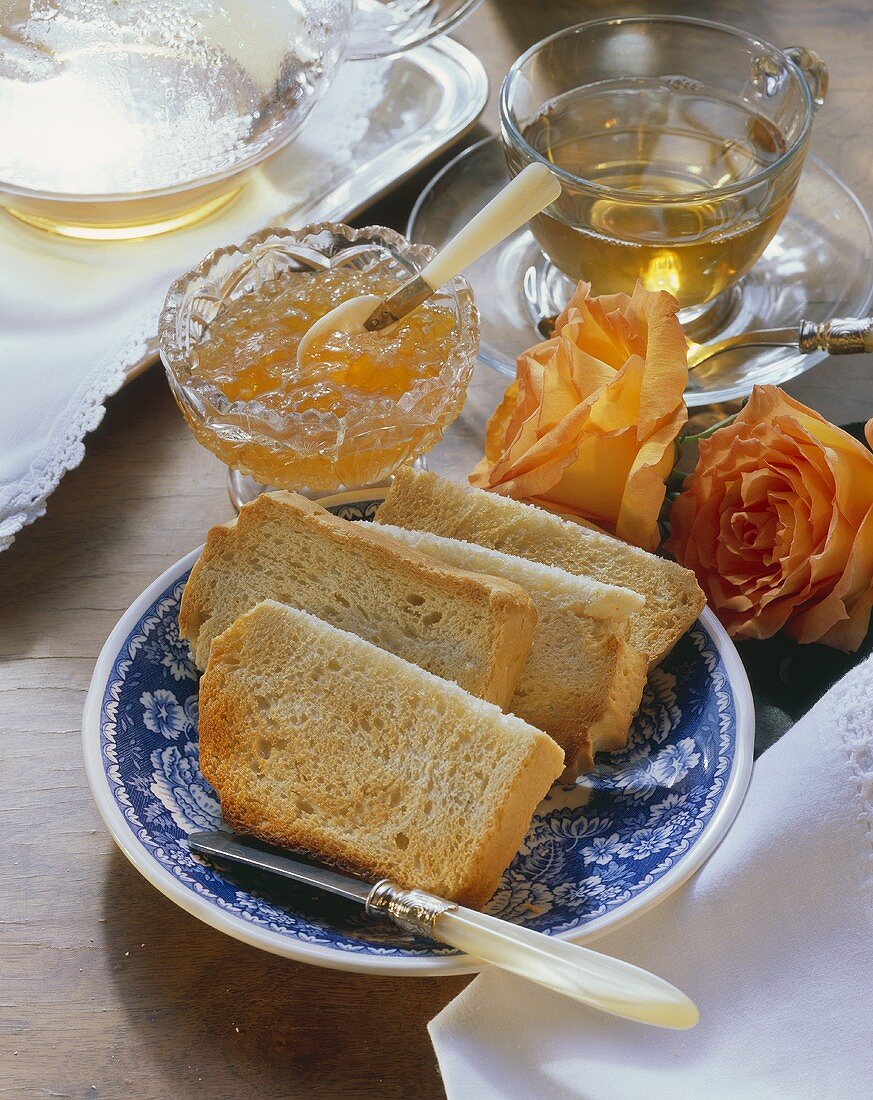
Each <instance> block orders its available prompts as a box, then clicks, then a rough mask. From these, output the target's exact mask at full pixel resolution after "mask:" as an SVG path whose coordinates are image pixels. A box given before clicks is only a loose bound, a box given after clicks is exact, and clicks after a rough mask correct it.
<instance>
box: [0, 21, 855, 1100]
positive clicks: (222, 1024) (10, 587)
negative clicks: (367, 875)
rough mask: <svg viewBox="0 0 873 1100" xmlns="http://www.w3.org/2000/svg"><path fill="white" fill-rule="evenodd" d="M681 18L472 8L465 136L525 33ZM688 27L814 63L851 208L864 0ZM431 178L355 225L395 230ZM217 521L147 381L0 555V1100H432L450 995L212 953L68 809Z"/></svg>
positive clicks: (211, 471)
mask: <svg viewBox="0 0 873 1100" xmlns="http://www.w3.org/2000/svg"><path fill="white" fill-rule="evenodd" d="M700 7H701V6H700V5H699V4H696V3H693V2H692V0H686V2H684V3H680V2H678V0H674V2H673V3H670V4H665V3H645V4H642V3H633V2H625V3H621V4H619V3H587V4H585V5H580V4H579V3H576V2H564V3H557V2H548V0H540V2H539V3H536V4H530V3H527V2H524V0H518V2H511V0H504V2H499V0H491V2H486V3H484V4H483V5H482V7H481V8H480V9H479V10H478V11H477V12H476V14H475V15H474V16H473V17H472V18H470V19H469V21H468V22H467V23H465V24H464V25H463V26H462V27H461V28H460V29H459V31H458V33H457V35H456V37H457V38H459V39H460V40H461V41H462V42H464V43H465V44H466V45H468V46H469V47H470V48H472V49H473V50H475V51H476V52H477V53H479V55H480V56H481V57H482V58H483V60H484V61H485V64H486V66H487V68H488V70H489V73H490V76H491V80H492V96H491V101H490V103H489V107H488V110H487V112H486V115H485V116H484V119H483V126H484V127H485V128H487V129H494V128H495V125H496V117H495V109H494V93H495V92H496V89H497V87H498V85H499V81H500V78H501V76H502V74H503V72H504V71H505V70H506V68H507V67H508V65H509V64H510V62H511V61H512V60H513V58H514V57H515V56H516V55H517V54H518V53H520V52H521V51H522V50H523V49H525V48H526V47H527V46H529V45H530V44H531V43H533V42H534V41H536V40H537V39H538V38H541V37H543V36H544V35H545V34H547V33H550V32H551V31H553V30H557V29H559V28H560V27H562V26H565V25H568V24H570V23H573V22H577V21H579V20H580V19H582V18H594V17H596V16H598V15H610V14H613V15H615V14H626V13H629V12H633V11H643V10H645V11H671V12H674V13H675V12H681V11H686V12H688V13H689V14H700V13H701V12H700ZM705 7H706V15H707V16H708V17H710V18H713V19H721V20H723V21H725V22H730V23H734V24H738V25H741V26H744V27H747V28H749V29H751V30H754V31H757V32H758V33H760V34H761V35H762V36H763V37H765V38H767V39H769V40H770V41H773V42H777V43H782V44H788V43H796V42H798V43H801V44H806V45H811V46H814V47H815V48H816V49H818V50H819V51H820V52H821V53H822V54H823V55H824V56H825V58H826V59H827V61H828V62H829V63H830V65H831V74H832V90H831V94H830V96H829V99H828V103H827V106H826V108H825V110H824V112H823V113H822V115H821V116H820V118H819V120H818V123H817V126H816V131H815V137H814V141H813V150H814V151H815V152H817V153H818V155H819V156H821V157H822V158H823V159H824V160H825V161H826V162H827V163H829V164H831V165H832V166H833V167H834V168H835V169H836V170H837V171H838V172H839V173H840V174H841V175H843V176H844V178H846V179H847V180H848V182H849V183H850V185H851V186H852V187H853V188H855V189H856V191H857V192H858V193H859V195H860V196H861V198H862V200H864V201H865V202H866V203H867V205H868V206H870V205H873V175H871V173H873V169H871V162H870V159H869V149H868V142H867V141H866V140H865V138H866V133H867V131H868V129H869V125H868V118H867V104H868V103H869V96H870V92H871V85H873V74H871V71H870V66H869V60H868V56H869V50H868V49H867V44H868V42H869V26H868V14H869V10H868V7H867V4H866V3H865V0H839V2H837V3H830V4H828V5H827V6H826V7H825V6H820V5H819V4H818V3H817V0H776V2H773V0H770V2H769V3H767V4H766V5H764V4H760V3H753V2H752V0H722V2H712V3H709V4H707V5H706V6H705ZM483 132H484V130H483V129H482V128H480V129H479V131H478V133H477V132H474V133H473V134H472V135H470V137H469V139H468V140H474V139H475V138H476V137H477V136H481V134H482V133H483ZM432 171H433V168H431V169H428V170H427V171H426V172H425V173H422V174H420V175H419V176H418V177H417V178H415V179H414V180H412V181H410V182H409V183H408V184H407V185H405V186H404V187H403V188H401V189H400V190H399V191H398V192H397V193H396V194H395V195H393V196H392V197H391V198H390V199H389V200H386V201H384V202H383V203H381V204H379V206H378V207H377V208H375V209H374V210H372V211H371V212H370V213H369V214H368V216H367V217H366V218H364V219H362V220H363V221H376V222H382V223H387V224H389V225H394V226H396V227H398V228H402V227H403V226H404V224H405V221H406V217H407V215H408V211H409V207H410V204H411V202H412V201H413V199H414V198H415V196H416V194H417V193H418V191H419V190H420V188H421V187H422V186H423V184H424V183H425V182H426V180H427V179H428V178H429V176H430V175H431V173H432ZM498 388H499V383H497V382H496V380H495V379H494V377H493V376H492V375H490V374H488V373H487V372H486V373H481V372H480V374H479V376H478V377H477V382H476V385H475V387H474V391H473V395H472V399H471V405H470V407H469V410H468V412H466V413H465V415H464V418H462V420H461V421H460V423H459V425H458V429H457V432H456V433H455V434H454V435H453V438H452V441H451V443H448V442H447V443H446V444H444V445H443V446H442V447H441V449H440V451H439V452H438V455H437V465H438V467H439V468H441V469H444V470H446V471H454V472H461V471H462V470H463V468H465V466H466V465H467V464H469V462H470V459H471V458H472V457H473V455H474V454H475V450H476V448H477V446H478V445H479V435H478V431H479V430H480V427H479V426H480V425H481V417H482V416H484V414H485V413H486V412H487V411H489V410H490V407H492V406H493V402H494V398H495V396H496V392H497V389H498ZM788 388H789V389H790V390H791V392H792V393H794V394H795V395H796V396H798V397H800V398H801V400H804V401H806V402H808V403H809V404H811V405H813V406H814V407H816V408H818V409H819V410H820V411H821V412H823V413H824V414H825V415H827V416H829V417H831V418H832V419H835V420H837V421H846V420H857V419H859V418H861V417H862V416H865V417H867V416H870V415H873V372H871V368H870V366H869V361H865V360H864V359H862V358H855V359H844V360H842V361H840V362H839V364H838V365H834V364H830V365H828V364H823V365H822V366H820V367H818V368H816V369H815V370H813V371H811V372H810V373H809V374H808V375H806V376H805V377H804V378H802V379H800V380H798V381H796V382H795V383H793V384H792V385H791V386H790V387H788ZM230 515H231V509H230V505H229V502H228V499H227V494H226V489H225V471H224V468H223V467H222V466H221V464H220V463H219V462H218V461H217V460H216V459H214V458H213V457H212V456H211V455H209V454H208V453H207V452H205V451H203V450H202V449H201V448H200V447H198V446H197V444H196V443H195V442H194V440H193V438H192V437H191V436H190V434H189V433H188V432H187V430H186V428H185V427H184V425H183V423H182V420H181V417H180V416H179V414H178V412H177V410H176V408H175V405H174V404H173V402H172V400H171V398H170V396H169V393H168V390H167V387H166V385H165V382H164V380H163V377H162V375H161V373H160V372H159V371H158V370H157V369H151V370H149V371H148V372H147V373H146V374H145V375H143V376H142V377H141V378H139V379H138V380H137V381H135V382H134V383H132V384H131V385H130V386H128V387H127V388H126V389H124V390H123V391H122V392H121V393H119V394H118V395H117V396H116V397H114V398H113V399H111V400H110V401H109V403H108V408H107V413H106V417H105V419H104V421H103V423H102V424H101V425H100V427H99V428H98V429H97V430H96V431H95V432H94V433H93V434H92V435H91V436H90V437H89V438H88V441H87V454H86V457H85V460H84V461H83V463H82V465H81V466H80V467H79V468H78V469H76V470H74V471H72V472H71V473H70V474H68V475H67V477H65V478H64V480H63V482H62V483H61V486H60V487H59V489H58V490H57V491H56V492H55V493H54V494H53V495H52V497H51V499H50V500H49V504H48V511H47V514H46V516H45V517H44V518H43V519H41V520H39V521H38V522H37V523H36V524H35V525H33V526H32V527H30V528H28V529H26V530H25V531H24V532H23V533H22V534H21V535H19V536H18V538H17V539H16V542H15V544H14V545H13V546H12V548H11V549H10V550H9V551H7V552H6V553H4V554H2V555H0V744H2V766H0V875H2V888H0V1097H16V1098H17V1097H37V1096H39V1097H43V1096H58V1097H122V1096H124V1097H134V1098H137V1100H151V1098H155V1100H158V1098H167V1097H183V1098H184V1097H188V1096H209V1097H214V1098H217V1100H221V1098H224V1097H227V1098H233V1097H248V1096H259V1097H286V1096H287V1097H337V1096H347V1097H370V1096H384V1097H408V1096H413V1095H415V1096H416V1097H421V1098H429V1097H439V1096H441V1095H443V1092H442V1087H441V1085H440V1081H439V1076H438V1071H437V1067H436V1061H435V1058H434V1055H433V1051H432V1048H431V1046H430V1042H429V1040H428V1037H427V1032H426V1030H425V1027H426V1023H427V1021H428V1020H429V1019H430V1018H431V1017H432V1016H433V1015H434V1014H435V1013H436V1012H437V1011H438V1010H439V1009H440V1008H441V1007H442V1006H443V1005H444V1004H446V1003H447V1002H448V1001H449V1000H450V999H451V998H452V997H453V996H454V995H455V994H456V993H457V992H458V991H459V990H460V989H461V988H462V987H463V986H464V984H465V982H466V981H467V979H465V978H454V979H452V978H448V979H439V980H437V979H412V978H409V979H403V980H394V979H384V978H367V977H363V976H356V975H348V974H342V973H337V972H333V971H327V970H319V969H316V968H313V967H309V966H305V965H301V964H294V963H291V962H287V961H284V960H281V959H278V958H274V957H273V956H270V955H267V954H264V953H261V952H258V951H255V950H254V949H252V948H249V947H246V946H244V945H242V944H239V943H237V942H236V941H234V940H232V939H229V938H227V937H225V936H222V935H221V934H219V933H217V932H214V931H213V930H211V929H210V928H208V927H206V926H205V925H202V924H200V923H199V922H198V921H196V920H194V919H193V918H192V917H189V916H187V915H186V914H185V913H183V912H182V911H180V910H179V909H177V908H176V907H175V906H174V905H172V904H171V903H170V902H169V901H167V900H165V899H164V898H163V897H162V896H161V895H160V894H158V893H157V891H155V890H154V889H153V888H152V887H151V886H149V885H148V884H147V883H146V882H145V881H144V880H143V879H142V878H141V877H140V876H139V875H138V874H137V873H136V872H135V871H134V870H133V869H132V868H131V867H129V866H128V864H127V863H126V861H125V859H124V858H123V856H122V855H120V854H119V852H118V851H117V850H116V849H115V847H114V845H113V844H112V842H111V841H110V839H109V837H108V835H107V833H106V832H105V830H104V828H103V826H102V823H101V821H100V819H99V817H98V814H97V811H96V809H95V808H94V806H93V804H92V802H91V798H90V794H89V792H88V788H87V784H86V782H85V776H84V772H83V767H82V757H81V750H80V728H81V727H80V723H81V713H82V705H83V702H84V697H85V692H86V690H87V687H88V683H89V679H90V675H91V670H92V668H93V665H94V661H95V659H96V657H97V654H98V652H99V650H100V647H101V645H102V643H103V641H104V640H105V638H106V636H107V634H108V633H109V631H110V630H111V628H112V626H113V625H114V624H115V622H116V620H117V619H118V617H119V616H120V615H121V613H122V612H123V610H124V609H125V608H126V607H127V606H128V605H129V604H130V603H131V601H132V600H133V599H134V598H135V597H136V596H137V595H138V594H139V593H140V591H142V589H143V588H144V587H145V586H146V585H147V584H148V583H149V582H151V581H152V580H153V579H154V578H155V577H156V576H157V575H158V574H159V573H160V572H161V571H162V570H164V569H165V568H167V567H168V566H169V565H171V564H172V563H173V562H174V561H176V560H177V559H178V558H179V557H181V556H182V554H184V553H186V552H187V551H188V550H190V549H192V548H193V547H195V546H196V545H197V544H198V543H199V542H200V541H202V538H203V535H204V533H205V531H206V529H207V527H208V526H209V525H210V524H212V523H214V522H217V521H222V520H225V519H227V518H228V517H229V516H230Z"/></svg>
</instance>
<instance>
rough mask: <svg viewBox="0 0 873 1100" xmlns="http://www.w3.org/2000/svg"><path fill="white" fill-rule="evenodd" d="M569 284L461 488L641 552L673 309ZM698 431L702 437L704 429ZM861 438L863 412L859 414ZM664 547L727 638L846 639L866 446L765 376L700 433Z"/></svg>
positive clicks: (870, 492)
mask: <svg viewBox="0 0 873 1100" xmlns="http://www.w3.org/2000/svg"><path fill="white" fill-rule="evenodd" d="M589 294H590V287H589V286H588V284H586V283H579V285H578V287H577V288H576V290H575V292H574V294H573V296H572V298H571V299H570V302H569V304H568V306H567V308H566V309H565V310H564V312H563V313H562V314H561V315H560V317H558V319H557V322H556V324H555V334H554V336H553V337H552V338H551V339H550V340H545V341H543V342H542V343H540V344H537V345H535V346H534V347H532V348H530V349H529V350H528V351H526V352H524V353H523V354H522V355H520V356H519V358H518V364H517V369H516V379H515V381H514V382H513V383H512V384H511V385H510V386H509V387H508V388H507V390H506V393H505V394H504V396H503V400H502V401H501V403H500V405H499V406H498V408H497V410H496V411H495V412H494V414H493V416H492V417H491V419H490V420H489V422H488V428H487V432H486V439H485V457H484V459H483V460H482V461H481V462H480V463H479V465H478V466H477V467H476V469H475V471H474V472H473V473H472V474H471V476H470V481H471V483H472V484H473V485H476V486H478V487H479V488H482V489H488V490H490V491H492V492H495V493H500V494H502V495H504V496H510V497H514V498H515V499H516V500H523V501H527V502H528V503H531V504H538V505H540V506H541V507H544V508H546V509H548V510H550V511H553V512H559V513H562V514H564V515H567V516H569V517H572V518H575V519H578V520H581V521H583V522H586V523H589V524H593V525H594V526H596V527H599V528H602V529H604V530H606V531H610V532H612V533H614V534H615V535H616V536H617V537H618V538H621V539H624V540H625V541H627V542H632V543H635V544H636V545H637V546H642V547H643V548H644V549H646V550H656V549H657V548H658V542H659V529H658V516H659V513H660V511H661V506H662V504H663V502H664V498H665V495H666V487H665V483H666V479H667V477H668V475H669V474H670V471H671V469H672V467H673V465H674V462H675V458H676V446H675V444H676V440H677V437H678V435H679V432H680V431H681V429H682V427H683V425H684V424H685V422H686V420H687V411H686V408H685V403H684V400H683V393H684V390H685V386H686V384H687V381H688V369H687V364H686V343H685V336H684V333H683V331H682V328H681V326H680V324H679V322H678V321H677V319H676V316H675V314H676V312H677V308H678V306H677V303H676V301H675V299H674V298H672V297H671V296H670V295H669V294H666V293H664V292H663V291H661V292H658V293H653V292H650V291H647V290H645V289H644V288H643V287H642V285H641V284H640V283H637V285H636V287H635V289H634V292H633V294H632V295H631V296H630V297H628V296H627V295H626V294H611V295H607V296H604V297H599V298H592V297H590V296H589ZM708 434H709V433H707V435H708ZM866 435H867V440H868V442H869V443H870V446H871V447H873V420H871V421H870V422H869V423H868V424H867V429H866ZM670 524H671V529H672V533H671V535H670V538H669V540H668V542H667V549H668V550H669V551H670V552H671V553H672V554H673V555H674V556H675V557H676V560H677V561H678V562H680V563H681V564H683V565H685V566H687V567H688V568H689V569H692V570H693V571H694V573H695V575H696V576H697V580H698V582H699V583H700V586H701V588H702V589H703V590H704V592H705V593H706V596H707V600H708V602H709V604H710V606H711V607H712V608H713V610H714V611H715V613H716V614H717V615H718V617H719V618H720V619H721V621H722V622H723V623H724V625H725V626H726V627H727V629H728V632H729V633H730V634H731V635H733V636H734V637H737V638H769V637H770V636H771V635H773V634H775V633H776V632H777V631H779V630H781V629H783V628H785V629H786V631H787V633H789V634H791V635H792V636H794V637H795V638H796V639H797V640H798V641H800V642H815V641H819V642H823V643H825V644H827V645H831V646H835V647H836V648H838V649H843V650H847V651H850V650H854V649H857V648H858V647H859V646H860V645H861V643H862V641H863V640H864V637H865V635H866V632H867V629H868V627H869V623H870V615H871V607H873V453H871V451H870V450H868V449H867V448H866V447H865V446H864V445H863V444H861V443H859V442H858V441H857V440H855V439H853V438H852V437H851V436H850V435H848V434H847V433H846V432H844V431H842V430H841V429H839V428H836V427H834V426H833V425H832V424H829V423H828V422H827V421H826V420H825V419H824V418H823V417H821V416H819V414H818V413H816V412H814V411H813V410H812V409H808V408H806V406H804V405H801V404H800V403H799V402H798V401H795V400H793V399H792V398H790V397H789V396H788V395H787V394H785V393H783V392H782V390H780V389H777V388H776V387H775V386H756V387H755V389H754V390H753V391H752V395H751V397H750V398H749V400H748V402H747V403H746V405H745V407H744V408H743V409H742V411H741V412H740V413H739V414H738V415H737V416H736V417H735V418H734V420H733V423H731V424H730V425H729V426H726V427H722V428H720V429H718V430H717V431H715V432H714V433H713V434H712V435H711V436H710V437H709V438H706V437H705V436H704V437H701V438H700V457H699V460H698V463H697V467H696V469H695V470H694V472H693V473H692V474H691V475H690V476H689V477H688V478H687V479H686V481H685V484H684V487H683V491H682V493H681V494H680V495H679V496H678V498H677V499H676V501H675V502H674V504H673V506H672V509H671V511H670Z"/></svg>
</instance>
